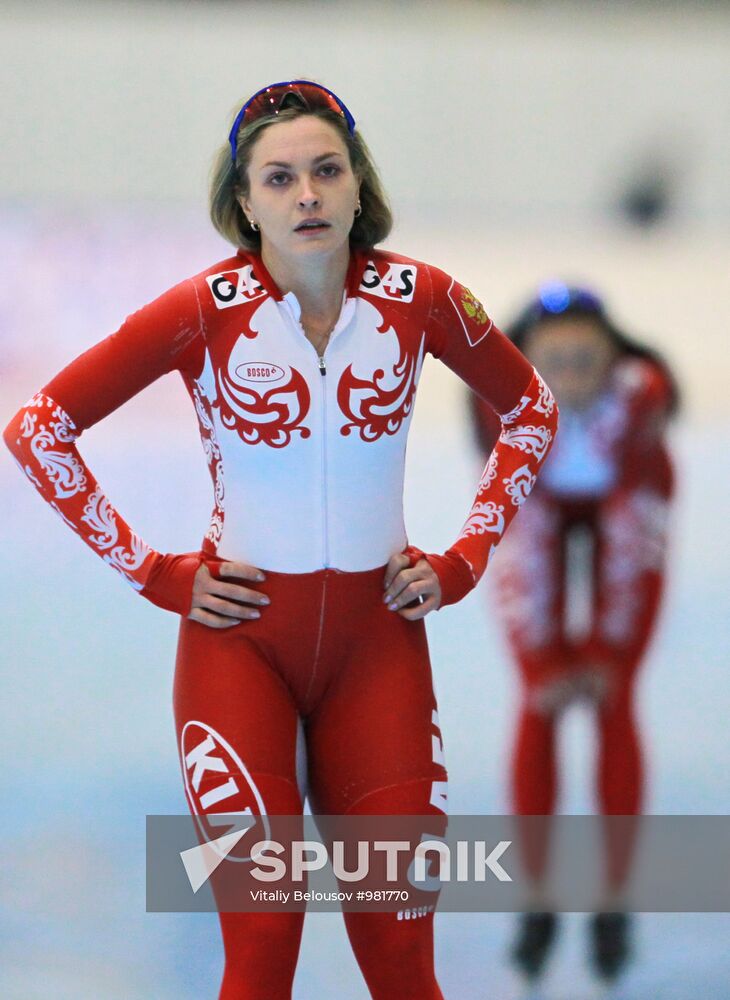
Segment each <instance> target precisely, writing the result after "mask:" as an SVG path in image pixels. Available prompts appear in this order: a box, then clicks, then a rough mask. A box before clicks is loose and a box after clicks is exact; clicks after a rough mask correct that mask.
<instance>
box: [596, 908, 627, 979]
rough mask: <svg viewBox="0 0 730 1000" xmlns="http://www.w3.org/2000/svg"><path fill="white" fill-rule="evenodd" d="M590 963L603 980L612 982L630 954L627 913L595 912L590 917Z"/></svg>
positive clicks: (622, 968) (624, 965)
mask: <svg viewBox="0 0 730 1000" xmlns="http://www.w3.org/2000/svg"><path fill="white" fill-rule="evenodd" d="M590 934H591V946H592V947H591V964H592V965H593V968H594V970H595V972H596V975H598V976H600V978H601V979H603V980H604V981H605V982H612V981H613V980H614V979H616V977H617V976H618V975H619V973H620V972H622V971H623V970H624V968H625V967H626V963H627V962H628V960H629V958H630V957H631V954H632V948H631V919H630V917H629V915H628V914H627V913H596V914H595V915H594V916H593V917H592V918H591V924H590Z"/></svg>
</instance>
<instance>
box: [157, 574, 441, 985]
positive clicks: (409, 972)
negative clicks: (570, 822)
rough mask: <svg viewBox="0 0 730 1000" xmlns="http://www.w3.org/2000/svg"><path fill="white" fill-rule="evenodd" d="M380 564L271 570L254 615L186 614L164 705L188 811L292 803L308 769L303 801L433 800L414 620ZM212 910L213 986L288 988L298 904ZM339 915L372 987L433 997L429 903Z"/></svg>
mask: <svg viewBox="0 0 730 1000" xmlns="http://www.w3.org/2000/svg"><path fill="white" fill-rule="evenodd" d="M384 573H385V569H384V568H382V569H376V570H370V571H367V572H362V573H343V572H340V571H338V570H332V569H327V570H320V571H318V572H316V573H304V574H282V573H271V572H267V574H266V580H265V582H264V583H261V584H258V585H257V587H258V588H259V589H260V590H261V591H263V592H264V593H266V594H267V595H268V596H269V598H270V600H271V604H270V605H269V606H267V607H264V608H262V611H261V618H260V619H258V620H253V621H245V622H242V623H241V624H240V625H237V626H234V627H232V628H230V629H224V630H217V629H212V628H209V627H208V626H205V625H201V624H199V623H197V622H193V621H189V620H187V619H184V620H183V621H182V624H181V629H180V639H179V645H178V654H177V666H176V673H175V689H174V707H175V721H176V728H177V733H178V740H179V746H180V754H181V765H182V770H183V777H184V780H185V786H186V793H187V796H188V802H189V805H190V808H191V811H192V812H193V813H195V814H198V815H200V814H205V813H225V812H238V811H239V810H244V809H246V808H247V807H248V808H251V809H252V810H253V812H254V813H256V814H257V815H260V814H266V815H298V814H301V812H302V808H303V801H302V800H303V794H304V789H303V787H302V784H303V783H306V786H307V787H306V793H307V795H308V796H309V800H310V803H311V807H312V812H313V813H319V814H329V815H333V814H336V815H346V814H350V815H357V814H370V815H391V814H405V815H408V814H413V815H428V814H438V815H442V814H443V812H444V811H445V802H446V771H445V768H444V765H443V756H442V751H441V734H440V730H439V727H438V716H437V714H436V701H435V698H434V694H433V685H432V678H431V666H430V661H429V656H428V647H427V643H426V633H425V628H424V624H423V622H422V621H419V622H408V621H406V620H405V619H404V618H401V617H400V616H399V615H398V614H397V613H395V612H392V611H388V610H387V608H386V606H385V604H384V603H383V600H382V595H383V578H384ZM242 582H243V581H242ZM304 750H306V764H305V760H304V756H305V755H304V753H303V751H304ZM219 917H220V921H221V927H222V933H223V944H224V949H225V971H224V975H223V983H222V986H221V992H220V1000H254V998H256V1000H259V998H260V1000H285V998H289V997H291V989H292V982H293V979H294V972H295V968H296V963H297V956H298V952H299V944H300V939H301V932H302V924H303V920H304V914H303V913H220V914H219ZM345 925H346V928H347V933H348V936H349V939H350V943H351V945H352V948H353V951H354V953H355V957H356V958H357V961H358V963H359V966H360V969H361V970H362V973H363V976H364V977H365V980H366V982H367V985H368V988H369V989H370V992H371V995H372V996H373V997H376V998H382V1000H385V998H388V1000H390V998H396V997H397V998H399V1000H400V998H402V1000H407V998H411V997H412V998H414V1000H415V998H419V1000H432V998H434V1000H438V998H441V996H442V994H441V991H440V989H439V987H438V984H437V982H436V978H435V974H434V966H433V913H431V914H428V915H426V916H423V917H420V918H418V919H415V920H413V919H410V920H402V919H400V920H399V919H398V914H397V913H347V914H345Z"/></svg>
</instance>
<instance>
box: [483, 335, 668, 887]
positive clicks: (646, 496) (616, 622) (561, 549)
mask: <svg viewBox="0 0 730 1000" xmlns="http://www.w3.org/2000/svg"><path fill="white" fill-rule="evenodd" d="M558 336H559V334H558ZM670 396H671V388H670V386H669V384H668V381H667V377H666V375H665V374H664V373H663V371H662V370H661V369H660V368H659V367H658V366H657V365H656V364H655V363H653V362H651V361H649V360H644V359H638V358H634V357H622V358H620V359H619V360H618V361H616V362H615V364H614V365H613V367H612V369H611V373H610V377H609V381H608V384H607V385H606V387H605V389H604V390H603V392H602V393H601V394H600V396H599V397H598V398H597V399H596V400H595V401H594V403H593V404H592V405H591V406H590V407H589V408H588V409H586V410H585V411H582V412H578V411H571V410H569V409H567V408H566V407H565V406H564V407H563V408H562V412H561V432H560V435H559V437H558V440H557V443H556V446H555V448H554V449H553V451H552V452H551V454H550V457H549V459H548V460H547V462H546V463H545V467H544V469H543V471H542V473H541V476H540V482H539V485H538V487H537V488H536V489H535V492H534V493H533V495H532V496H531V497H530V501H529V503H528V504H527V505H526V506H525V508H524V510H523V511H522V513H521V514H520V517H519V519H518V520H517V522H516V524H515V526H514V527H513V529H512V531H511V532H510V535H509V537H508V539H507V540H506V542H505V544H504V546H502V547H501V549H500V552H499V556H498V558H497V559H496V560H495V566H494V581H495V584H496V588H497V593H498V597H499V604H500V607H501V613H502V618H503V621H504V625H505V627H506V631H507V637H508V641H509V645H510V647H511V650H512V653H513V655H514V657H515V660H516V662H517V664H518V666H519V669H520V674H521V678H522V702H521V707H520V711H519V719H518V723H517V732H516V739H515V745H514V752H513V758H512V775H511V787H512V800H513V801H512V805H513V809H514V811H515V812H516V813H518V814H523V815H546V814H550V813H552V812H553V811H554V809H555V806H556V796H557V764H556V732H555V727H556V716H555V714H554V713H551V712H545V711H541V710H540V707H539V695H540V692H541V689H543V690H544V689H545V687H546V685H549V684H550V683H551V682H554V681H556V680H558V679H559V678H561V677H564V676H566V675H572V676H574V675H575V673H576V672H579V671H581V670H584V669H587V668H588V669H590V668H598V669H599V670H600V669H602V670H604V671H606V673H607V677H608V682H609V687H608V692H607V696H606V698H605V699H604V700H603V701H602V702H601V704H600V705H599V706H598V707H597V710H596V719H597V725H598V737H599V739H598V760H597V778H596V785H597V797H598V807H599V809H600V811H601V812H602V813H604V814H606V815H634V814H637V813H640V812H641V808H642V786H643V781H642V754H641V744H640V740H639V735H638V732H637V727H636V721H635V716H634V706H633V693H634V681H635V678H636V671H637V667H638V666H639V663H640V662H641V659H642V657H643V655H644V652H645V650H646V647H647V644H648V642H649V639H650V638H651V635H652V631H653V629H654V625H655V622H656V616H657V612H658V608H659V601H660V596H661V590H662V583H663V574H664V563H665V550H666V542H667V539H666V525H667V512H668V506H669V501H670V498H671V495H672V489H673V474H672V468H671V463H670V459H669V455H668V452H667V448H666V444H665V440H664V428H665V425H666V419H667V413H668V409H669V400H670ZM474 412H475V414H476V418H477V423H478V426H479V430H480V432H481V440H482V443H483V446H484V447H485V449H488V447H489V442H490V440H491V439H493V436H494V434H495V431H496V428H495V426H494V418H493V414H492V413H491V411H490V412H487V411H486V410H485V408H484V407H483V405H482V404H481V403H479V402H477V403H476V404H475V409H474ZM578 527H581V528H582V529H583V530H587V531H588V533H589V536H590V539H591V542H592V556H591V566H590V572H588V573H586V578H585V579H584V580H583V581H582V585H583V586H585V587H587V588H589V590H590V592H591V612H590V624H589V629H588V633H587V634H586V635H582V636H578V637H576V636H574V635H571V634H570V630H569V628H568V627H567V616H566V549H567V544H568V538H569V535H570V534H571V531H572V529H574V528H578ZM621 857H622V858H623V860H621ZM627 861H628V852H626V851H624V852H623V854H622V855H621V856H619V855H614V856H613V862H614V863H613V872H611V871H610V870H609V881H611V882H613V883H614V884H615V883H617V882H620V881H621V878H622V877H623V869H624V867H625V864H626V862H627ZM610 864H611V858H609V866H610Z"/></svg>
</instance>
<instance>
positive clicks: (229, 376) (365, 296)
mask: <svg viewBox="0 0 730 1000" xmlns="http://www.w3.org/2000/svg"><path fill="white" fill-rule="evenodd" d="M299 315H300V312H299V305H298V302H297V299H296V297H295V296H294V295H293V294H291V293H288V294H284V295H282V293H281V292H280V290H279V289H278V288H277V286H276V285H275V283H274V282H273V280H272V279H271V277H270V275H269V274H268V273H267V271H266V268H265V267H264V265H263V262H262V261H261V259H260V257H258V256H256V255H249V254H245V253H243V252H239V253H238V255H236V256H234V257H231V258H228V259H226V260H223V261H221V262H219V263H217V264H215V265H214V266H213V267H211V268H208V269H207V270H205V271H204V272H202V273H201V274H199V275H197V276H195V277H194V278H191V279H187V280H185V281H183V282H181V283H180V284H179V285H177V286H175V287H174V288H172V289H171V290H170V291H168V292H166V293H165V294H164V295H162V296H161V297H160V298H158V299H156V300H155V301H154V302H152V303H151V304H149V305H147V306H145V307H144V308H143V309H141V310H140V311H139V312H137V313H135V314H133V315H132V316H130V317H129V318H128V319H127V320H126V322H125V323H124V324H123V325H122V327H121V328H120V329H119V330H118V331H117V332H116V333H114V334H113V335H112V336H110V337H108V338H107V339H106V340H104V341H102V342H101V343H100V344H98V345H96V346H95V347H93V348H91V349H90V350H89V351H87V352H86V353H85V354H83V355H82V356H81V357H79V358H78V359H77V360H76V361H74V362H72V364H71V365H69V367H68V368H66V369H65V370H64V371H63V372H61V373H60V374H59V375H58V376H56V377H55V378H54V379H53V380H52V381H51V382H50V383H49V384H48V385H47V386H45V388H44V389H42V390H41V391H40V392H39V393H37V394H36V395H35V396H34V397H33V398H32V399H31V400H30V401H29V402H28V404H27V405H26V406H25V407H23V408H22V409H21V410H20V411H19V412H18V414H17V415H16V417H15V418H14V419H13V421H11V423H10V424H9V426H8V428H7V429H6V431H5V440H6V442H7V444H8V446H9V447H10V449H11V451H12V452H13V453H14V455H15V457H16V459H17V460H18V462H19V464H20V466H21V468H22V469H23V471H24V472H25V473H26V475H27V476H28V477H29V478H30V479H31V481H32V482H33V483H34V485H35V486H36V487H37V489H38V490H39V491H40V493H41V495H42V496H43V497H44V498H45V499H46V500H47V501H48V502H49V503H50V504H51V506H52V507H53V508H54V509H55V510H56V511H57V513H59V514H60V515H61V517H62V518H63V519H64V520H65V521H66V523H67V524H69V525H70V526H71V527H72V528H73V530H74V531H76V532H77V533H78V534H79V535H80V537H81V538H82V539H83V540H84V541H85V542H86V543H87V544H88V545H89V546H90V547H91V548H92V549H93V550H94V551H96V552H97V553H98V554H99V555H100V556H101V557H102V558H103V559H104V560H105V562H107V563H109V564H110V565H111V566H113V567H114V568H115V569H117V570H118V571H119V572H120V573H121V574H122V575H123V576H124V577H125V578H126V579H127V580H128V581H129V583H130V584H131V585H132V586H133V587H134V588H135V589H136V590H138V591H139V592H141V594H142V595H143V596H145V597H147V598H149V599H150V600H151V601H153V602H154V603H155V604H157V605H159V606H161V607H163V608H166V609H169V610H171V611H174V612H177V613H179V614H180V615H182V616H187V614H188V613H189V611H190V607H191V594H192V584H193V578H194V576H195V573H196V571H197V569H198V567H199V565H200V563H201V560H206V562H207V563H208V565H209V567H210V568H211V571H212V572H213V573H215V569H216V566H217V564H218V563H219V562H220V560H221V559H226V560H240V561H242V562H245V563H248V564H251V565H253V566H257V567H259V568H261V569H262V570H263V571H264V572H265V573H266V581H265V582H264V583H262V584H261V585H260V587H259V589H261V590H263V591H264V592H265V593H267V594H268V595H269V596H270V597H271V605H270V607H268V608H263V609H262V615H261V618H260V619H259V620H257V621H248V622H242V623H240V624H238V625H237V626H235V627H233V628H229V629H226V630H216V629H212V628H209V627H207V626H205V625H201V624H200V623H198V622H193V621H191V620H189V619H187V618H185V617H183V621H182V623H181V631H180V641H179V646H178V658H177V668H176V676H175V695H174V699H175V716H176V726H177V731H178V738H179V740H180V756H181V766H182V771H183V777H184V780H185V787H186V794H187V796H188V800H189V804H190V808H191V810H192V812H193V813H194V814H195V815H196V816H201V815H203V814H210V813H216V812H234V811H244V810H246V809H251V811H252V812H254V813H255V814H256V815H257V816H262V815H265V814H269V815H274V814H283V815H286V814H297V813H300V812H301V810H302V795H301V792H300V788H299V785H298V783H297V773H296V770H297V762H298V759H299V755H298V749H299V747H300V745H301V744H302V743H304V742H306V746H307V752H308V767H309V773H308V782H309V793H310V796H311V798H312V802H313V808H314V810H315V811H316V812H319V813H337V814H347V813H358V812H361V813H370V814H374V815H378V814H390V813H406V814H408V813H412V814H415V815H423V814H427V813H429V812H438V813H439V814H440V815H443V811H444V810H445V803H446V771H445V768H444V762H443V754H442V750H441V738H440V730H439V726H438V715H437V712H436V702H435V698H434V696H433V690H432V681H431V670H430V664H429V660H428V651H427V646H426V638H425V630H424V627H423V622H422V621H419V622H408V621H406V620H405V619H403V618H402V617H401V616H399V615H396V614H394V613H393V612H390V611H388V609H387V608H386V607H385V606H384V604H383V602H382V596H383V567H384V566H385V564H386V563H387V562H388V560H389V559H390V557H391V556H392V555H393V554H394V553H396V552H401V551H404V550H405V551H407V552H408V554H409V556H410V558H411V560H412V562H415V561H416V560H417V559H418V558H419V555H420V554H421V553H420V550H418V549H415V548H414V547H408V540H407V537H406V532H405V526H404V523H403V507H402V494H403V477H404V465H405V451H406V437H407V432H408V428H409V425H410V420H411V416H412V412H413V405H414V400H415V393H416V387H417V383H418V379H419V375H420V372H421V367H422V363H423V359H424V356H425V354H426V353H427V352H430V353H431V354H433V355H434V356H436V357H437V358H439V359H440V360H442V361H443V362H444V363H445V364H446V365H448V366H449V367H450V368H451V369H452V370H453V371H455V372H456V373H457V374H458V375H459V376H460V377H461V378H463V379H464V381H465V382H466V383H467V384H468V385H469V386H470V387H471V388H472V389H473V390H474V391H475V392H477V393H479V395H480V396H481V397H482V398H483V399H484V400H485V401H486V402H487V403H488V404H489V406H490V407H493V408H494V410H495V411H496V412H497V413H498V414H500V417H499V420H500V434H499V437H498V440H497V442H496V445H495V448H494V450H493V453H492V455H491V457H490V460H489V464H488V466H487V469H486V470H485V474H484V476H483V477H482V479H481V481H480V483H479V486H478V489H477V494H476V498H475V501H474V504H473V506H472V508H471V511H470V512H469V515H468V517H467V520H466V522H465V524H464V526H463V528H462V531H461V533H460V535H459V538H458V539H457V541H456V542H455V544H454V545H453V546H452V547H451V548H450V549H449V550H448V551H447V552H446V553H445V554H443V555H429V556H427V558H428V559H429V561H430V562H431V564H432V565H433V567H434V569H435V571H436V573H437V575H438V577H439V580H440V584H441V590H442V604H449V603H453V602H455V601H458V600H459V599H460V598H461V597H463V596H464V595H465V594H466V593H467V592H468V591H469V590H470V589H471V588H472V587H473V586H474V585H475V583H476V582H477V580H478V579H479V577H480V576H481V574H482V573H483V571H484V569H485V566H486V564H487V561H488V559H489V557H490V555H491V553H492V551H493V550H494V547H495V546H496V545H497V543H498V542H499V540H500V538H501V537H502V535H503V533H504V531H505V529H506V528H507V526H508V524H509V523H510V521H511V520H512V518H513V517H514V515H515V513H516V512H517V510H518V508H519V506H520V504H521V503H522V502H523V500H524V499H525V497H526V496H527V494H528V493H529V492H530V489H531V488H532V486H533V484H534V482H535V478H536V474H537V470H538V467H539V465H540V464H541V462H542V460H543V459H544V458H545V455H546V454H547V453H548V450H549V448H550V446H551V444H552V440H553V437H554V434H555V429H556V422H557V409H556V407H555V404H554V401H553V399H552V396H551V394H550V391H549V389H548V388H547V387H546V386H545V384H544V383H543V382H542V380H541V379H540V377H539V375H538V374H537V373H536V372H535V371H534V369H533V368H532V366H531V365H530V364H529V363H528V362H527V361H526V359H525V358H524V357H523V356H522V355H521V354H520V353H519V351H518V350H517V349H516V348H515V347H514V345H512V344H511V343H510V342H509V340H507V338H505V337H504V336H503V335H502V334H501V333H500V332H499V330H497V329H496V328H495V327H494V326H493V324H492V322H491V320H490V319H489V318H488V316H487V315H486V313H485V311H484V309H483V308H482V306H481V305H480V303H479V302H478V301H477V300H476V299H475V298H474V296H473V295H472V294H471V293H470V292H469V291H468V289H466V288H464V287H463V286H461V285H459V284H458V283H457V282H455V281H454V280H453V279H451V278H450V277H449V276H448V275H446V274H444V273H443V272H442V271H439V270H438V269H436V268H433V267H430V266H428V265H426V264H423V263H419V262H416V261H413V260H410V259H408V258H405V257H400V256H397V255H395V254H391V253H384V252H381V251H370V252H357V253H353V254H352V258H351V263H350V268H349V271H348V275H347V282H346V288H345V292H344V296H343V305H342V311H341V314H340V317H339V320H338V322H337V324H336V326H335V328H334V329H333V331H332V334H331V337H330V340H329V343H328V346H327V349H326V351H325V353H324V355H323V357H321V358H320V357H319V356H318V355H317V352H316V351H315V349H314V347H313V346H312V344H311V343H310V342H309V341H308V340H307V338H306V336H305V334H304V331H303V329H302V327H301V325H300V323H299ZM173 369H177V370H178V371H179V372H180V373H181V375H182V377H183V379H184V382H185V385H186V387H187V390H188V392H189V394H190V396H191V398H192V401H193V403H194V406H195V410H196V413H197V417H198V422H199V427H200V435H201V439H202V443H203V448H204V451H205V455H206V458H207V461H208V465H209V468H210V472H211V476H212V480H213V486H214V508H213V513H212V517H211V520H210V525H209V528H208V530H207V532H206V535H205V538H204V540H203V543H202V548H201V550H200V552H195V553H187V554H183V555H173V554H162V553H160V552H157V551H155V550H153V549H151V548H149V547H148V546H147V545H146V544H145V543H144V542H143V541H142V540H141V539H140V538H139V537H138V536H137V535H136V534H135V533H134V532H133V531H132V530H131V528H130V527H129V526H128V525H127V523H126V522H125V521H124V520H123V518H122V517H121V515H120V514H119V513H118V512H117V511H116V510H115V509H114V507H113V506H112V505H111V503H110V501H109V500H108V498H107V497H106V496H105V495H104V493H103V491H102V489H101V487H100V486H99V484H98V483H97V482H96V480H95V479H94V477H93V475H92V473H91V471H90V470H89V469H88V467H87V466H86V465H85V463H84V461H83V459H82V458H81V455H80V454H79V452H78V450H77V448H76V445H75V441H76V439H77V437H78V435H79V434H80V433H81V432H82V431H83V430H84V429H86V428H88V427H90V426H92V425H93V424H95V423H96V422H97V421H99V420H101V419H102V418H103V417H104V416H106V415H107V414H109V413H110V412H112V411H113V410H115V409H116V408H117V407H119V406H120V405H122V404H123V403H124V402H125V401H126V400H127V399H129V398H130V397H131V396H133V395H134V394H135V393H137V392H139V391H140V390H141V389H142V388H144V387H145V386H146V385H148V384H149V383H151V382H152V381H154V380H155V379H156V378H158V377H159V376H160V375H162V374H164V373H166V372H170V371H171V370H173ZM304 730H306V734H305V733H304ZM304 736H306V738H305V739H303V737H304ZM405 915H406V916H407V914H405ZM220 916H221V923H222V928H223V937H224V944H225V949H226V970H225V974H224V981H223V987H222V992H221V997H225V998H226V1000H229V998H233V997H236V998H242V997H247V998H248V997H254V996H255V997H266V998H267V1000H273V998H278V997H282V998H283V997H288V996H289V995H290V990H291V981H292V978H293V975H294V967H295V963H296V955H297V950H298V945H299V937H300V934H301V919H302V914H300V913H276V914H260V913H258V914H251V913H221V915H220ZM397 916H398V917H402V916H404V914H398V915H397ZM432 916H433V915H432V914H430V915H429V916H427V917H422V918H419V919H415V920H397V919H396V915H395V914H370V913H368V914H357V913H350V914H347V915H346V922H347V929H348V933H349V934H350V938H351V941H352V944H353V948H354V950H355V954H356V957H357V959H358V961H359V963H360V966H361V968H362V971H363V974H364V975H365V978H366V980H367V983H368V986H369V988H370V990H371V993H372V995H373V996H375V997H383V998H385V997H391V996H398V997H399V998H403V1000H405V998H407V997H411V996H413V997H418V998H419V1000H425V998H430V997H434V998H435V997H439V996H440V995H441V994H440V992H439V989H438V986H437V984H436V981H435V978H434V974H433V958H432V947H431V933H432Z"/></svg>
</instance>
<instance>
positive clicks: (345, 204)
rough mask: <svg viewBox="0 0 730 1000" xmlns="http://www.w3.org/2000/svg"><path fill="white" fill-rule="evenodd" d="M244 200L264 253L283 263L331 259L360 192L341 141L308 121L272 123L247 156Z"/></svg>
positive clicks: (318, 123) (314, 121)
mask: <svg viewBox="0 0 730 1000" xmlns="http://www.w3.org/2000/svg"><path fill="white" fill-rule="evenodd" d="M248 180H249V193H248V197H243V196H241V197H240V198H239V201H240V204H241V207H242V208H243V210H244V212H245V213H246V215H247V216H248V217H249V219H253V220H254V222H256V223H257V224H258V225H259V226H260V227H261V246H262V250H263V251H264V252H266V251H267V250H268V251H269V252H270V251H273V252H275V253H276V254H277V255H278V256H280V257H284V258H290V259H291V258H302V257H311V256H313V255H317V254H331V253H332V252H333V251H335V250H338V249H340V248H341V247H342V246H343V244H347V242H348V238H349V234H350V229H351V228H352V222H353V218H354V213H355V208H356V207H357V201H358V190H359V187H360V184H359V181H358V179H357V178H356V177H355V175H354V173H353V172H352V167H351V166H350V157H349V155H348V152H347V147H346V146H345V143H344V142H343V140H342V138H341V137H340V136H339V134H338V133H337V131H336V129H334V128H333V127H332V126H331V125H330V124H329V123H328V122H326V121H323V120H322V119H321V118H316V117H314V116H312V115H301V116H300V117H298V118H295V119H294V120H293V121H283V122H276V123H275V124H274V125H270V126H269V127H268V128H265V129H264V130H263V131H262V132H261V136H260V138H259V139H258V140H257V142H256V144H255V145H254V147H253V149H252V151H251V161H250V163H249V167H248Z"/></svg>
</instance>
